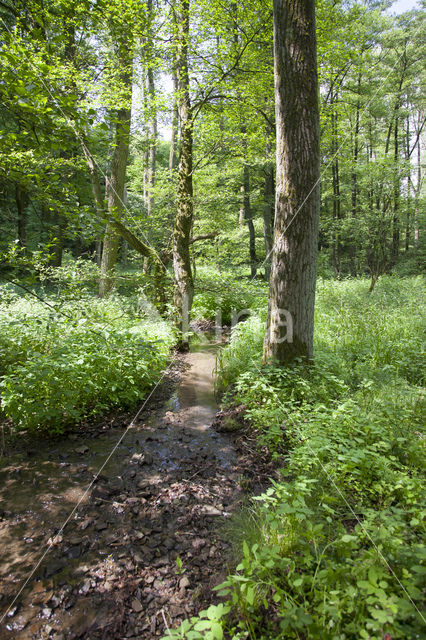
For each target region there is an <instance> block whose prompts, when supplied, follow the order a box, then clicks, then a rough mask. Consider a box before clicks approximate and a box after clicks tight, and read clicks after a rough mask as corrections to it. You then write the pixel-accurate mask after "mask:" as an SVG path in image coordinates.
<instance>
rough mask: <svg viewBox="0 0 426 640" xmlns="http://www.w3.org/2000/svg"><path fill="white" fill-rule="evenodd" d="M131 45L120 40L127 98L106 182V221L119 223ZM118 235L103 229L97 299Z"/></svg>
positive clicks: (109, 283) (106, 282)
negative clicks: (108, 218)
mask: <svg viewBox="0 0 426 640" xmlns="http://www.w3.org/2000/svg"><path fill="white" fill-rule="evenodd" d="M129 48H130V43H127V42H126V39H125V38H123V39H122V41H121V43H120V50H119V59H120V64H121V73H120V77H121V78H120V79H121V81H122V83H123V86H124V87H125V88H126V91H127V94H128V100H127V102H128V105H126V106H123V107H122V108H120V109H119V110H118V112H117V116H116V126H115V139H114V151H113V155H112V161H111V172H110V176H109V178H108V181H107V200H108V213H109V217H110V218H113V219H119V218H120V215H121V212H122V210H123V200H124V188H125V182H126V169H127V159H128V156H129V139H130V118H131V95H132V56H131V53H130V51H129ZM119 242H120V239H119V235H118V234H117V231H116V230H115V229H114V227H113V226H112V225H111V223H110V222H108V223H107V226H106V229H105V236H104V243H103V249H102V260H101V279H100V282H99V295H100V296H101V297H103V296H106V295H107V294H108V293H109V292H110V291H111V289H112V287H113V286H114V278H113V273H114V268H115V263H116V261H117V254H118V247H119Z"/></svg>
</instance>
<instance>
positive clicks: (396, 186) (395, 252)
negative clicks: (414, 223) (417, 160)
mask: <svg viewBox="0 0 426 640" xmlns="http://www.w3.org/2000/svg"><path fill="white" fill-rule="evenodd" d="M397 105H398V106H397V107H396V108H395V129H394V178H393V220H392V258H391V264H392V265H395V264H396V263H397V261H398V258H399V235H400V234H399V201H400V188H401V185H400V178H399V140H398V133H399V127H398V125H399V117H398V109H399V103H397Z"/></svg>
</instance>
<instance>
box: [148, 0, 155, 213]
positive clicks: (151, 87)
mask: <svg viewBox="0 0 426 640" xmlns="http://www.w3.org/2000/svg"><path fill="white" fill-rule="evenodd" d="M147 9H148V15H149V27H148V35H147V40H148V42H147V50H148V60H147V82H148V96H149V120H150V136H149V169H148V208H147V213H148V216H152V213H153V210H154V193H153V190H154V185H155V164H156V155H157V106H156V104H155V79H154V70H153V51H152V43H153V39H154V38H153V33H152V23H153V18H154V16H153V9H152V0H148V2H147Z"/></svg>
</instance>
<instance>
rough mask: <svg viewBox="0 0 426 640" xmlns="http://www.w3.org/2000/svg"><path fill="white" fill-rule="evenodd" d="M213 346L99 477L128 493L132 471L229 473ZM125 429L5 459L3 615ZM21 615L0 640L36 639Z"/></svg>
mask: <svg viewBox="0 0 426 640" xmlns="http://www.w3.org/2000/svg"><path fill="white" fill-rule="evenodd" d="M218 347H219V343H207V344H199V345H197V346H195V347H194V348H193V349H192V350H191V352H190V353H189V354H188V360H187V362H188V365H189V366H188V369H187V370H186V371H185V372H184V374H183V375H182V378H181V381H180V383H179V385H178V387H177V389H176V391H175V393H174V395H173V396H172V397H171V398H170V400H169V401H168V402H167V403H166V404H165V406H163V408H162V409H161V410H160V411H156V412H154V413H152V415H151V416H149V417H144V418H143V420H142V421H141V422H139V423H137V424H136V425H134V426H132V427H131V428H130V429H129V430H128V431H127V433H126V435H125V437H124V439H123V440H122V442H121V443H120V444H119V446H118V447H117V449H116V451H115V452H114V455H113V456H112V457H111V459H110V460H109V462H108V464H107V465H106V466H105V467H104V468H103V469H102V476H101V477H102V478H105V479H106V480H108V482H110V483H111V482H112V483H116V485H117V487H118V490H120V488H122V489H123V491H127V492H128V491H129V489H128V486H130V482H131V480H130V478H134V475H135V471H134V469H135V468H137V474H138V475H137V479H138V480H139V482H140V478H141V477H142V478H143V477H146V479H147V480H148V481H149V483H150V484H151V483H153V484H155V483H160V482H163V483H164V482H167V481H168V479H169V480H170V481H171V482H172V481H173V482H174V481H176V480H184V481H186V478H187V477H188V478H192V477H193V476H195V475H197V474H198V473H201V472H202V471H203V468H204V466H205V464H206V461H208V462H209V463H211V462H212V461H214V464H215V465H216V467H217V469H218V470H219V471H221V470H223V471H224V472H228V473H232V469H233V465H234V462H235V453H234V450H233V448H232V445H231V444H230V442H229V440H228V439H227V438H226V436H222V435H221V434H219V433H216V432H215V431H213V430H212V429H210V425H211V423H212V420H213V418H214V416H215V414H216V412H217V410H218V405H217V401H216V398H215V393H214V373H213V372H214V368H215V364H216V352H217V349H218ZM124 432H125V428H121V429H111V430H109V431H106V432H103V433H101V434H100V435H99V436H98V437H96V438H93V437H92V438H87V439H84V438H80V437H79V438H78V439H77V440H75V439H74V440H72V439H65V440H63V441H62V442H61V443H60V444H57V445H56V446H55V447H49V446H48V447H47V448H46V450H45V451H39V452H34V453H33V455H32V456H31V457H30V458H28V459H25V460H20V461H15V462H13V463H12V462H11V460H10V459H9V460H7V459H6V463H5V464H4V465H3V467H2V468H1V469H0V500H1V502H0V615H3V614H1V611H3V612H4V611H5V610H6V609H7V607H8V605H10V602H11V600H13V598H14V596H15V595H16V593H17V592H18V591H19V589H20V588H21V586H22V583H23V581H24V580H25V579H26V578H27V577H28V575H29V573H30V571H31V570H32V568H33V567H34V565H35V564H36V563H37V561H38V560H39V559H40V556H41V555H42V553H43V550H44V549H45V548H46V546H47V545H46V543H47V540H48V539H49V537H51V536H54V535H55V533H56V532H57V531H58V530H59V529H60V528H61V526H62V524H63V523H64V522H65V520H66V519H67V518H69V516H70V514H71V512H72V511H73V509H74V508H75V507H76V506H77V505H80V509H81V508H82V507H84V506H85V505H89V504H90V501H91V499H92V496H91V494H92V491H93V487H91V488H90V489H89V490H88V487H89V485H90V483H91V481H92V479H93V477H94V475H96V474H97V473H98V470H99V469H100V468H101V467H102V465H103V464H104V461H105V460H106V458H107V457H108V456H109V454H110V452H111V451H112V449H113V448H114V447H115V446H116V444H117V442H118V441H119V440H120V437H121V436H122V435H123V433H124ZM138 456H139V457H140V456H145V457H146V456H148V457H150V460H149V461H148V464H147V466H144V467H142V468H141V467H139V466H137V461H138ZM132 474H133V475H132ZM141 474H142V475H141ZM128 483H129V484H128ZM74 519H75V516H74V515H73V518H72V519H71V521H70V524H69V525H68V526H67V528H65V531H64V533H63V538H64V540H65V541H66V538H67V535H68V536H69V535H72V534H73V520H74ZM110 528H112V529H113V526H112V527H111V526H110ZM69 530H71V531H69ZM71 542H72V541H71ZM60 543H61V541H59V544H60ZM105 553H106V551H105ZM49 555H50V554H49ZM88 558H89V554H88V553H87V554H86V555H85V556H84V557H83V559H84V561H85V562H87V561H88ZM46 562H48V560H47V559H46V561H43V563H42V565H41V567H40V569H39V570H38V571H37V573H36V574H35V576H40V575H43V565H44V564H46ZM48 569H49V567H48ZM44 575H46V573H45V574H44ZM36 589H37V582H36V579H35V577H33V578H31V580H30V582H29V585H28V587H27V589H26V594H27V595H26V600H27V603H28V602H31V597H32V595H31V592H32V591H34V593H35V590H36ZM28 611H29V610H28V608H27V614H26V617H27V618H30V617H31V616H30V613H28ZM37 611H38V609H37ZM24 613H25V612H24ZM76 613H77V609H76ZM19 615H20V610H19V607H18V610H17V614H16V618H14V616H11V617H8V620H10V621H9V622H8V624H7V629H9V630H11V631H13V632H12V633H11V634H10V633H8V632H7V631H6V630H4V631H3V635H2V626H3V625H0V638H3V637H4V638H11V637H17V638H18V637H19V638H26V637H28V638H30V637H33V636H32V635H26V633H29V631H24V629H27V630H28V627H27V625H28V622H26V618H25V619H24V621H23V622H22V623H20V624H15V622H14V620H17V619H18V618H19ZM34 615H35V611H34ZM21 617H22V616H21ZM39 626H40V625H39ZM21 627H22V630H21V632H20V633H19V635H17V632H18V631H19V630H20V629H21ZM3 629H4V627H3ZM34 629H35V627H34ZM31 633H33V632H31ZM34 637H39V636H37V634H36V635H34ZM40 637H44V636H42V635H40Z"/></svg>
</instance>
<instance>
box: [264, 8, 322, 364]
mask: <svg viewBox="0 0 426 640" xmlns="http://www.w3.org/2000/svg"><path fill="white" fill-rule="evenodd" d="M274 59H275V69H274V71H275V111H276V129H277V185H276V199H275V202H276V209H275V228H274V251H273V258H272V269H271V280H270V290H269V306H268V318H267V328H266V336H265V344H264V362H268V361H270V360H273V359H275V360H277V361H278V362H279V363H280V364H287V363H289V362H290V361H292V360H294V358H297V357H305V358H307V359H311V358H312V357H313V333H314V306H315V284H316V262H317V251H318V220H319V204H320V192H319V179H320V153H319V114H318V77H317V58H316V32H315V3H314V0H274Z"/></svg>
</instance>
